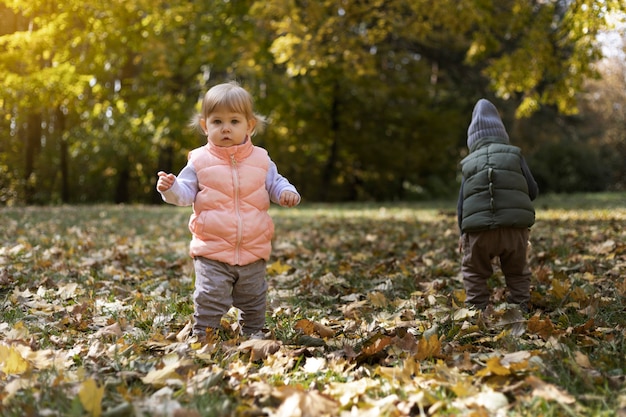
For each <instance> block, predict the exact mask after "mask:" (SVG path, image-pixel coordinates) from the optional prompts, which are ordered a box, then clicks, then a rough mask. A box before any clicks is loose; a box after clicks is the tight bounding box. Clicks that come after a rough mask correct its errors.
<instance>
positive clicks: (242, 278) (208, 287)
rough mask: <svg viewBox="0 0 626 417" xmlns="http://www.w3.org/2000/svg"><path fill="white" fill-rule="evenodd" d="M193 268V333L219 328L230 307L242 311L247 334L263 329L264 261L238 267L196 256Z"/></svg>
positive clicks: (244, 328) (264, 300)
mask: <svg viewBox="0 0 626 417" xmlns="http://www.w3.org/2000/svg"><path fill="white" fill-rule="evenodd" d="M194 268H195V270H196V288H195V291H194V293H193V304H194V315H193V317H194V321H195V323H194V326H193V332H194V333H200V334H202V333H205V331H206V329H207V327H211V328H219V327H220V322H221V319H222V316H224V314H226V313H227V312H228V310H229V309H230V308H231V307H237V308H238V309H240V310H241V311H242V319H243V331H244V332H245V333H248V334H251V333H255V332H257V331H259V330H261V329H263V326H264V325H265V310H266V294H267V282H266V281H265V260H263V259H261V260H258V261H256V262H253V263H251V264H249V265H244V266H239V265H228V264H225V263H223V262H218V261H213V260H210V259H206V258H202V257H197V258H194Z"/></svg>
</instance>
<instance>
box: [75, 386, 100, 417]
mask: <svg viewBox="0 0 626 417" xmlns="http://www.w3.org/2000/svg"><path fill="white" fill-rule="evenodd" d="M103 396H104V386H102V387H99V386H98V384H97V383H96V381H95V380H94V379H93V378H90V379H88V380H86V381H85V382H83V384H82V385H81V387H80V390H79V391H78V398H80V403H81V404H82V405H83V408H84V409H85V411H87V412H88V413H89V415H91V416H94V417H99V416H100V415H101V414H102V397H103Z"/></svg>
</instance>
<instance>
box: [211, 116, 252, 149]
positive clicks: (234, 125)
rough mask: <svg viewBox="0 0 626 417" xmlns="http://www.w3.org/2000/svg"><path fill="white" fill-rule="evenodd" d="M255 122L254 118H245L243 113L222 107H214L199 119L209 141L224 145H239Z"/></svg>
mask: <svg viewBox="0 0 626 417" xmlns="http://www.w3.org/2000/svg"><path fill="white" fill-rule="evenodd" d="M255 123H256V121H255V120H254V119H252V120H248V119H246V116H245V115H244V114H243V113H237V112H232V111H230V110H228V109H223V108H216V109H215V110H214V111H213V112H212V113H211V114H210V115H209V117H207V118H206V119H202V120H201V121H200V124H201V127H202V129H203V130H204V132H205V133H206V135H207V138H208V140H209V142H211V143H212V144H213V145H216V146H224V147H229V146H236V145H241V144H242V143H243V142H244V141H245V140H246V137H247V136H248V135H250V134H251V133H252V131H253V130H254V125H255Z"/></svg>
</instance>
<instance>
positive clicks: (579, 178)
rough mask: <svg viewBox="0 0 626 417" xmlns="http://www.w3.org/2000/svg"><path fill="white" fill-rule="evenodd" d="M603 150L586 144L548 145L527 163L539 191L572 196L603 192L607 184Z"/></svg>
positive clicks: (606, 163) (606, 164)
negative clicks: (581, 193) (570, 194)
mask: <svg viewBox="0 0 626 417" xmlns="http://www.w3.org/2000/svg"><path fill="white" fill-rule="evenodd" d="M602 155H603V152H602V149H597V148H595V147H593V146H591V145H588V144H585V143H571V142H570V143H568V142H560V143H548V144H546V145H544V146H541V147H540V148H539V149H538V150H537V151H536V152H535V154H534V155H533V156H532V158H530V159H529V164H531V166H532V171H533V176H534V177H535V179H536V180H537V184H538V185H539V189H540V190H550V191H553V192H557V193H575V192H588V191H602V190H605V189H606V187H607V184H609V183H610V172H611V170H610V154H609V155H607V156H608V157H609V158H604V157H602Z"/></svg>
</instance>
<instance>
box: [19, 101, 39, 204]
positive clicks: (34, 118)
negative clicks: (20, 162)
mask: <svg viewBox="0 0 626 417" xmlns="http://www.w3.org/2000/svg"><path fill="white" fill-rule="evenodd" d="M23 132H24V135H25V137H24V144H25V150H24V151H25V152H24V158H25V160H24V201H25V203H26V204H32V203H34V196H35V189H36V181H37V177H36V172H35V159H36V158H37V155H38V154H39V151H41V132H42V129H41V114H39V113H36V114H30V115H29V116H28V118H27V122H26V126H25V130H24V131H23Z"/></svg>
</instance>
